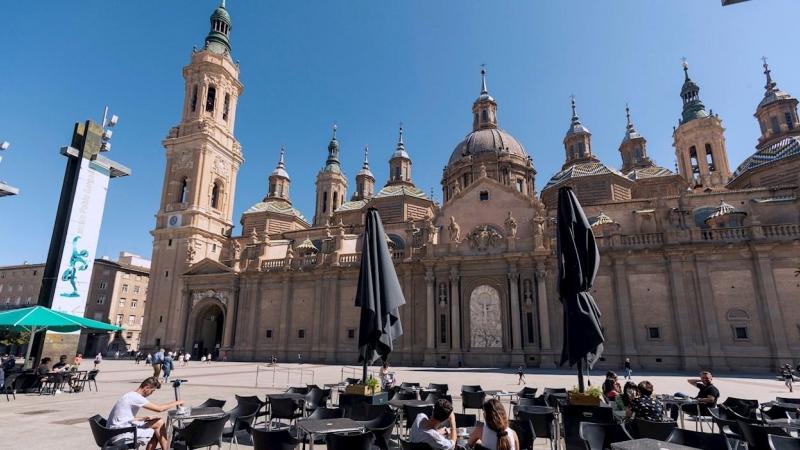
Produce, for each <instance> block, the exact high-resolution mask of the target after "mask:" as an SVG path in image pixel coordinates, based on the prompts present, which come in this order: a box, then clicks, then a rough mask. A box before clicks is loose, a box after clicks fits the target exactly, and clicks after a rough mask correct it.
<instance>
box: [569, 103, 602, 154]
mask: <svg viewBox="0 0 800 450" xmlns="http://www.w3.org/2000/svg"><path fill="white" fill-rule="evenodd" d="M564 152H565V153H566V161H565V162H564V166H563V167H564V169H566V168H567V167H569V166H571V165H573V164H576V163H582V162H588V161H597V158H595V157H594V155H593V154H592V133H590V132H589V129H588V128H586V127H585V126H583V124H582V123H581V119H579V118H578V111H577V108H576V107H575V97H574V96H573V97H572V122H571V123H570V126H569V129H568V130H567V135H566V136H564Z"/></svg>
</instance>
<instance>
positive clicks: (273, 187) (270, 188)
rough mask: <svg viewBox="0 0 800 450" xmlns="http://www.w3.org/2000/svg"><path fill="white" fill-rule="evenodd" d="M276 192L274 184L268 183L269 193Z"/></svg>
mask: <svg viewBox="0 0 800 450" xmlns="http://www.w3.org/2000/svg"><path fill="white" fill-rule="evenodd" d="M276 192H277V190H276V188H275V184H270V185H269V193H270V194H271V195H275V193H276Z"/></svg>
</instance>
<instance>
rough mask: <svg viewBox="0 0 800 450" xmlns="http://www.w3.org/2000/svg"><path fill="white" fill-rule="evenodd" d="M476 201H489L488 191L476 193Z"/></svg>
mask: <svg viewBox="0 0 800 450" xmlns="http://www.w3.org/2000/svg"><path fill="white" fill-rule="evenodd" d="M478 200H480V201H482V202H488V201H489V191H480V193H478Z"/></svg>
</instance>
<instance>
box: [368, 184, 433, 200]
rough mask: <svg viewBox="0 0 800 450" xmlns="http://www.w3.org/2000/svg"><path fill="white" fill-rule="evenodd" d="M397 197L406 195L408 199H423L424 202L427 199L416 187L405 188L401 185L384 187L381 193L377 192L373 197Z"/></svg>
mask: <svg viewBox="0 0 800 450" xmlns="http://www.w3.org/2000/svg"><path fill="white" fill-rule="evenodd" d="M398 195H407V196H409V197H416V198H422V199H425V200H427V199H428V196H427V195H425V193H424V192H422V191H421V190H419V189H417V188H416V187H414V186H405V185H402V184H399V185H398V184H396V185H393V186H386V187H384V188H383V189H381V191H380V192H378V195H376V196H375V197H376V198H381V197H395V196H398Z"/></svg>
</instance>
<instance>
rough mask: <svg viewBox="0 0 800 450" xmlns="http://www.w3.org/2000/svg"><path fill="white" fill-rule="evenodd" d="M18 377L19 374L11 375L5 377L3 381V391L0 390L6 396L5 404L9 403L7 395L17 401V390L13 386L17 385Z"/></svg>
mask: <svg viewBox="0 0 800 450" xmlns="http://www.w3.org/2000/svg"><path fill="white" fill-rule="evenodd" d="M19 376H20V374H18V373H12V374H10V375H9V376H7V377H5V379H4V380H3V390H2V392H3V393H4V394H6V401H7V402H10V401H11V400H9V399H8V394H9V393H10V394H11V395H12V396H13V397H14V400H16V399H17V390H16V386H15V385H16V384H17V378H18V377H19Z"/></svg>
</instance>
